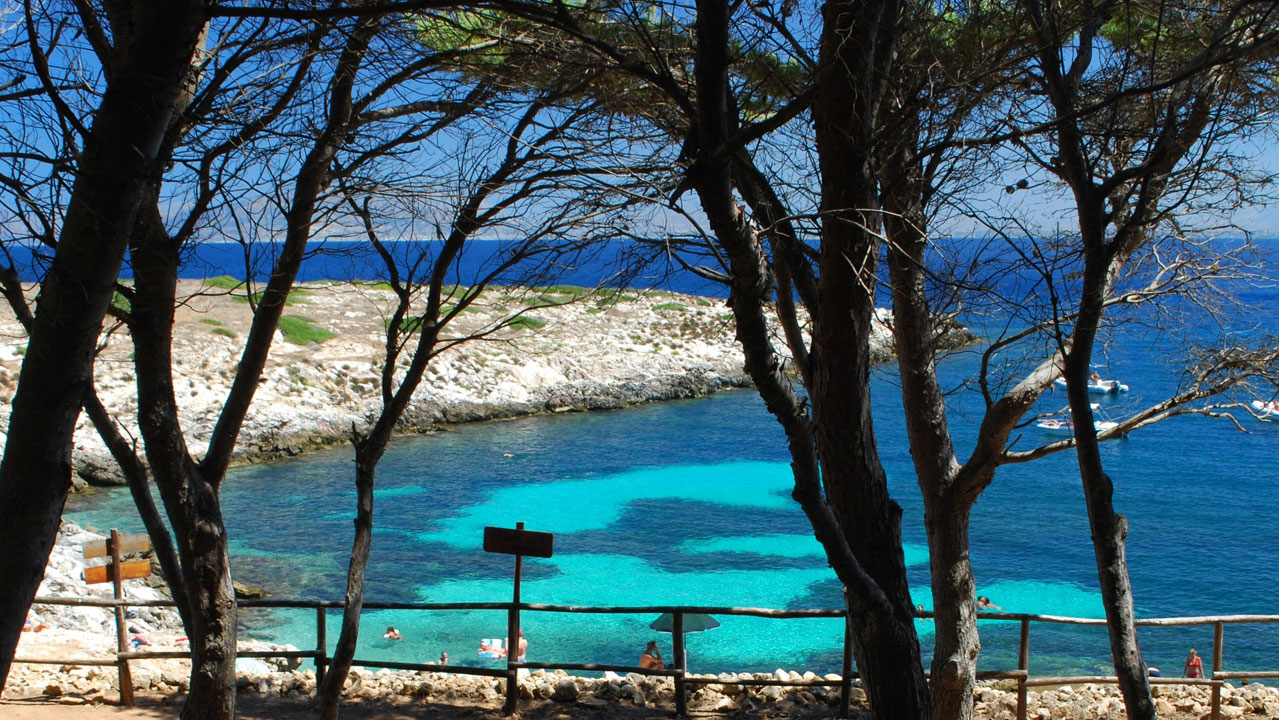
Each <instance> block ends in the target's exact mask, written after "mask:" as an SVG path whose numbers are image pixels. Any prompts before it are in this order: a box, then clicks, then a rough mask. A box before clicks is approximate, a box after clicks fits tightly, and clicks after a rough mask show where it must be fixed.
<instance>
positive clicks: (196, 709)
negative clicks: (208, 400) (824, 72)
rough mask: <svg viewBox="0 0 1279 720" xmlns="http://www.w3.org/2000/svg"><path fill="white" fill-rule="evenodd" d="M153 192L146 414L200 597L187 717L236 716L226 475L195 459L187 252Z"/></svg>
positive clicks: (145, 302) (141, 233)
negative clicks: (177, 384)
mask: <svg viewBox="0 0 1279 720" xmlns="http://www.w3.org/2000/svg"><path fill="white" fill-rule="evenodd" d="M152 200H153V202H151V203H150V204H149V205H148V207H147V208H146V209H145V210H144V212H143V215H142V216H141V217H140V218H139V221H138V223H137V225H136V226H135V231H134V240H133V250H132V257H133V265H134V289H135V295H134V303H133V314H132V315H133V321H132V324H131V329H132V333H133V343H134V348H135V350H134V366H135V368H136V370H137V376H138V423H139V429H140V430H141V431H142V437H143V440H144V442H145V447H146V453H147V459H148V461H149V463H150V465H151V471H152V473H154V475H155V481H156V486H157V487H158V488H159V490H160V497H161V499H162V500H163V502H164V506H165V511H166V513H167V515H168V517H169V523H170V524H171V525H172V527H173V531H174V536H175V539H176V541H177V546H178V558H179V560H180V562H181V565H182V578H183V584H184V587H185V589H186V594H187V597H188V598H189V602H190V604H191V628H190V630H191V633H190V635H188V638H189V642H190V648H191V691H190V694H189V695H188V696H187V702H186V704H185V705H184V707H183V711H182V717H183V718H186V719H189V720H206V719H207V720H229V719H230V718H231V717H233V716H234V712H235V651H236V630H237V627H236V606H235V591H234V589H233V588H232V586H231V572H230V565H229V563H228V560H227V540H226V527H225V525H224V524H223V521H222V510H221V505H220V503H219V500H218V483H217V480H220V478H209V477H208V476H206V474H205V473H204V472H202V471H201V468H200V467H199V466H197V465H196V463H195V462H194V461H193V460H192V458H191V456H190V453H189V450H188V448H187V444H186V439H185V437H184V435H183V432H182V426H181V423H180V422H179V421H178V406H177V401H176V397H177V396H176V393H175V391H174V386H173V374H172V368H173V356H172V348H173V345H172V339H173V338H172V329H173V320H174V309H175V307H176V303H177V278H178V275H177V269H178V260H179V258H178V250H177V248H176V247H175V246H174V244H173V243H172V242H171V239H170V238H169V236H168V233H167V232H166V230H165V227H164V224H163V221H162V219H161V217H160V214H159V210H158V208H157V206H156V204H155V203H154V198H152Z"/></svg>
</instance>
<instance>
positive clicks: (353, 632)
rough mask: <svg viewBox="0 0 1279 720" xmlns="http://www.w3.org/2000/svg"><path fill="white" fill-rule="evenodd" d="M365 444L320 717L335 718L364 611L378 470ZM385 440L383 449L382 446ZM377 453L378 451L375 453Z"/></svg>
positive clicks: (358, 456)
mask: <svg viewBox="0 0 1279 720" xmlns="http://www.w3.org/2000/svg"><path fill="white" fill-rule="evenodd" d="M366 447H367V446H366V445H365V443H363V442H361V443H359V444H358V445H357V446H356V451H355V540H354V541H353V543H352V545H351V560H350V563H349V565H348V566H347V571H346V597H345V599H344V602H343V606H342V630H341V632H340V633H339V635H338V642H337V647H336V648H335V649H334V650H333V659H332V660H330V664H329V670H328V673H327V674H326V675H325V676H324V684H323V685H321V686H320V689H319V692H318V698H317V702H318V704H319V708H320V717H321V718H322V720H336V718H337V716H338V708H339V707H340V703H341V699H342V686H343V685H344V684H345V683H346V676H347V673H349V672H350V671H351V662H352V661H353V660H354V659H355V648H356V645H357V644H358V642H359V639H360V613H361V612H363V610H364V577H365V571H366V570H367V568H368V564H369V552H370V550H371V549H372V547H373V481H374V479H375V474H376V472H377V458H376V457H373V458H370V457H368V455H370V453H369V451H368V449H366ZM385 447H386V444H385V442H384V443H382V448H381V449H385ZM376 455H377V456H380V455H381V452H378V453H376Z"/></svg>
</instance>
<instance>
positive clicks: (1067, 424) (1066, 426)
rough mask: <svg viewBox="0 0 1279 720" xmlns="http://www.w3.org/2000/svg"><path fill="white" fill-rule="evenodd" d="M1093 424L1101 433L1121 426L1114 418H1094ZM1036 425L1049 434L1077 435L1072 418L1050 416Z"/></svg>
mask: <svg viewBox="0 0 1279 720" xmlns="http://www.w3.org/2000/svg"><path fill="white" fill-rule="evenodd" d="M1092 426H1093V427H1094V428H1095V429H1096V430H1097V432H1098V433H1099V434H1100V433H1101V432H1102V431H1103V430H1109V429H1111V428H1113V427H1119V423H1117V422H1115V421H1113V420H1093V423H1092ZM1035 427H1037V428H1039V429H1040V430H1043V431H1044V432H1046V433H1048V434H1049V435H1060V436H1061V437H1074V435H1075V423H1074V422H1073V421H1071V420H1060V419H1057V418H1048V419H1046V420H1040V421H1039V422H1037V423H1035Z"/></svg>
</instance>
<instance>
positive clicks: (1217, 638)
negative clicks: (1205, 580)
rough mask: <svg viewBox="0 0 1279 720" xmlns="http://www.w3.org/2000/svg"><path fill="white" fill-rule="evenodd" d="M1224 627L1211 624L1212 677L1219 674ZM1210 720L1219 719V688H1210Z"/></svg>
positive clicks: (1217, 686)
mask: <svg viewBox="0 0 1279 720" xmlns="http://www.w3.org/2000/svg"><path fill="white" fill-rule="evenodd" d="M1225 634H1226V625H1225V623H1223V622H1221V621H1220V620H1218V621H1217V622H1215V623H1213V624H1212V676H1213V677H1214V678H1215V677H1217V673H1219V672H1221V651H1222V649H1223V646H1224V645H1225ZM1211 716H1212V720H1220V718H1221V686H1220V685H1213V686H1212V713H1211Z"/></svg>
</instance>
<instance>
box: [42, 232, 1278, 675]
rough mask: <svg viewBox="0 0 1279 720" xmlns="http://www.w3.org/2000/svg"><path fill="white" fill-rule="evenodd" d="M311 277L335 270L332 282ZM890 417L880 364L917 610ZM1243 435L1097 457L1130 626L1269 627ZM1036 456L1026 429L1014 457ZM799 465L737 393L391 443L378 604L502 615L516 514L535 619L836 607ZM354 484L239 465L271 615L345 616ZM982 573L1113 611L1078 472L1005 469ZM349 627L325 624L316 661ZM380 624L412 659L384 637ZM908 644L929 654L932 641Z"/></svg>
mask: <svg viewBox="0 0 1279 720" xmlns="http://www.w3.org/2000/svg"><path fill="white" fill-rule="evenodd" d="M227 251H228V252H230V253H232V254H234V253H236V252H238V248H236V247H235V246H228V248H227ZM210 262H212V263H216V262H220V261H217V260H211V261H210ZM223 267H224V268H225V267H227V264H226V263H225V262H224V264H223ZM307 273H308V274H307V275H306V277H309V278H316V277H332V276H340V277H343V278H345V277H349V275H347V274H345V273H343V272H339V271H337V270H335V269H334V268H329V269H327V270H326V269H325V268H324V267H323V266H320V267H318V268H312V269H310V270H308V271H307ZM202 274H207V275H212V274H220V273H218V272H207V273H202ZM231 274H236V273H234V272H232V273H231ZM240 276H241V277H242V275H240ZM572 281H573V280H571V279H570V280H569V282H572ZM576 281H577V282H578V283H583V281H582V279H581V278H578V279H577V280H576ZM650 282H651V283H658V284H660V283H659V282H658V281H657V280H656V279H655V278H650ZM681 283H683V284H681ZM673 287H675V288H676V289H686V290H701V291H703V292H707V291H708V288H707V286H705V285H704V284H702V283H701V282H700V281H695V280H688V279H684V280H680V279H678V278H676V279H675V281H674V285H673ZM1244 294H1245V299H1246V300H1247V301H1248V302H1250V303H1251V304H1252V305H1253V307H1254V308H1256V314H1255V315H1249V316H1248V317H1246V318H1241V321H1245V320H1246V321H1247V323H1249V324H1252V323H1253V322H1256V323H1259V324H1261V325H1262V326H1264V327H1265V328H1267V329H1268V330H1269V331H1270V332H1274V331H1275V330H1276V329H1279V311H1277V310H1276V308H1279V291H1277V290H1276V289H1275V287H1274V286H1273V285H1264V284H1263V285H1262V286H1260V287H1254V288H1250V289H1249V290H1248V291H1247V292H1246V293H1244ZM979 329H981V328H980V327H979ZM1174 335H1176V336H1178V337H1177V338H1174V339H1168V338H1161V337H1160V336H1159V335H1157V334H1154V333H1150V332H1148V331H1147V330H1145V329H1144V328H1141V327H1138V326H1134V327H1131V328H1128V329H1125V330H1123V331H1121V332H1120V333H1119V334H1117V335H1115V336H1114V337H1113V338H1112V341H1111V343H1110V345H1109V347H1108V349H1107V352H1106V353H1105V356H1104V358H1102V360H1103V361H1104V371H1103V372H1104V374H1106V375H1108V376H1114V377H1118V378H1122V379H1123V381H1124V382H1126V383H1128V384H1129V385H1130V386H1131V387H1132V391H1131V392H1130V393H1128V394H1127V395H1124V396H1118V397H1117V398H1107V399H1102V400H1101V402H1102V404H1103V410H1104V411H1105V412H1108V413H1110V414H1112V415H1116V416H1119V415H1122V414H1123V413H1125V412H1127V411H1131V410H1132V409H1134V408H1137V407H1139V406H1140V405H1142V404H1143V403H1145V402H1151V401H1154V400H1157V399H1159V398H1162V397H1165V396H1166V395H1167V394H1168V393H1170V392H1171V391H1172V390H1173V389H1174V388H1175V387H1176V386H1177V382H1178V379H1179V375H1178V372H1177V370H1176V366H1175V364H1174V363H1172V362H1170V360H1171V358H1172V356H1174V355H1175V354H1176V353H1177V351H1178V350H1179V349H1180V348H1179V342H1180V338H1181V337H1183V336H1184V333H1174ZM977 362H978V355H977V353H976V352H975V351H973V352H965V353H960V354H958V355H956V356H955V357H952V358H950V359H948V360H947V361H945V363H944V364H943V366H942V370H943V373H944V375H945V377H946V380H947V382H948V383H949V384H950V385H951V386H954V387H956V388H958V387H960V386H961V383H962V381H963V380H965V379H967V378H971V377H973V376H974V374H975V371H976V368H977ZM898 398H899V396H898V392H897V388H896V387H895V385H894V384H893V377H892V373H891V368H884V369H883V370H882V371H881V372H880V374H879V376H878V377H877V378H876V380H875V387H874V399H875V402H876V408H875V413H876V414H875V423H876V429H877V431H878V437H879V442H880V452H881V454H882V456H883V460H884V462H885V464H886V466H887V468H888V472H889V475H890V480H891V484H892V490H893V494H894V496H895V497H896V499H897V500H898V502H900V503H901V504H902V506H903V507H904V509H905V518H904V534H905V540H906V545H907V546H906V557H907V562H908V563H909V564H910V566H911V581H912V587H913V589H914V593H915V595H916V599H917V602H919V603H920V604H923V605H924V606H926V607H931V604H932V601H931V597H930V594H929V587H928V585H929V578H928V572H927V565H926V563H927V552H926V549H925V535H924V529H923V523H922V509H921V503H920V500H919V492H918V489H917V487H916V486H915V484H914V479H913V475H912V469H911V465H910V456H909V451H908V448H907V444H906V435H905V432H904V427H903V421H902V414H901V410H900V407H898V405H899V399H898ZM951 402H952V405H951V420H952V423H953V428H954V431H955V433H956V435H957V436H958V442H959V449H960V455H961V457H963V456H966V454H967V452H968V448H967V445H968V444H969V443H971V440H972V437H973V435H974V432H975V423H976V422H977V420H978V418H979V415H978V413H979V412H980V410H981V401H980V397H979V396H978V395H977V394H976V393H974V392H972V391H968V390H959V391H957V392H956V393H955V394H954V395H953V396H952V398H951ZM1064 404H1065V399H1064V397H1062V396H1061V395H1060V394H1059V395H1058V396H1056V397H1054V396H1051V395H1050V396H1048V397H1046V398H1045V399H1044V401H1043V403H1042V408H1043V409H1045V410H1050V409H1055V408H1057V407H1060V406H1062V405H1064ZM1239 419H1240V424H1241V425H1242V430H1241V429H1240V428H1238V427H1236V426H1235V425H1234V424H1232V423H1231V422H1230V421H1228V420H1224V419H1209V418H1203V417H1186V418H1175V419H1172V420H1169V421H1167V422H1165V423H1162V424H1160V425H1158V426H1156V427H1153V428H1150V429H1146V430H1142V431H1139V432H1137V433H1134V434H1132V436H1131V437H1129V438H1128V439H1125V440H1117V441H1113V442H1108V443H1106V444H1105V445H1104V446H1103V447H1104V451H1103V454H1104V460H1105V462H1106V465H1107V469H1108V470H1109V472H1110V473H1111V475H1112V477H1113V478H1114V481H1115V486H1116V493H1115V505H1116V506H1117V508H1118V509H1119V510H1120V511H1121V512H1123V513H1124V514H1126V515H1127V516H1128V518H1129V521H1130V523H1131V532H1130V535H1129V540H1128V556H1129V560H1130V563H1131V568H1130V569H1131V574H1132V581H1133V587H1134V593H1135V596H1136V603H1137V607H1138V612H1139V615H1140V616H1142V617H1165V616H1184V615H1208V614H1235V613H1265V614H1272V613H1273V614H1279V600H1277V597H1276V588H1279V557H1276V551H1277V550H1279V522H1276V520H1275V517H1274V510H1275V508H1276V507H1279V423H1262V422H1258V421H1256V420H1254V419H1252V418H1250V417H1246V416H1242V415H1241V416H1240V418H1239ZM1044 439H1045V438H1044V437H1042V436H1040V435H1039V434H1038V433H1037V431H1036V430H1035V429H1034V428H1028V429H1027V430H1025V431H1024V433H1023V436H1022V437H1021V439H1020V440H1019V441H1018V446H1021V447H1028V446H1030V445H1032V444H1035V443H1038V442H1040V441H1043V440H1044ZM787 460H788V458H787V454H786V447H785V443H784V441H783V437H782V434H781V432H780V429H779V427H778V426H777V425H776V423H775V422H774V421H773V420H772V418H771V417H770V416H769V415H768V414H767V412H766V411H765V410H764V407H763V405H762V403H761V402H760V401H759V399H758V398H757V396H756V395H755V394H754V392H753V391H749V390H745V391H734V392H727V393H722V394H720V395H717V396H714V397H711V398H706V399H702V400H692V401H680V402H670V403H663V404H658V405H651V406H647V407H639V408H634V409H628V410H621V411H615V412H598V413H590V414H580V415H547V416H540V417H533V418H526V419H519V420H511V421H504V422H492V423H480V424H475V425H468V426H463V427H458V428H455V429H453V430H450V431H448V432H441V433H438V434H434V435H430V436H424V437H408V438H400V439H398V440H397V441H396V442H395V443H394V445H393V447H392V449H391V451H390V452H389V453H388V454H387V456H386V458H385V459H384V460H383V462H382V465H381V467H380V470H379V473H378V490H377V495H376V497H377V500H376V528H377V529H376V531H375V541H374V546H373V560H372V564H371V567H370V569H369V583H370V591H369V596H368V597H369V599H370V600H381V601H428V602H454V601H503V600H507V599H509V597H510V592H511V585H510V574H511V566H512V562H511V559H510V558H509V557H507V556H495V555H487V554H485V553H484V552H482V551H481V549H480V541H481V530H482V528H483V526H485V525H501V526H513V525H514V523H515V522H516V521H524V522H526V523H527V526H528V528H529V529H532V530H543V531H549V532H553V533H554V534H555V556H554V557H553V558H551V559H548V560H538V559H530V560H528V561H526V563H525V573H526V583H525V586H524V600H525V601H527V602H538V603H564V604H575V605H656V604H704V605H735V606H757V607H775V608H801V607H828V608H834V607H838V606H839V605H840V594H839V586H838V583H837V582H836V581H835V579H834V576H833V574H832V572H831V571H830V569H829V568H828V567H827V565H826V562H825V560H824V559H823V556H822V553H821V550H820V548H819V546H818V545H817V543H816V542H815V541H814V540H813V539H812V538H811V536H810V533H809V527H808V524H807V521H806V520H805V518H804V516H803V514H802V513H801V512H800V510H799V508H798V507H797V506H796V504H795V503H794V502H793V501H791V500H790V498H789V486H790V480H789V468H788V466H787ZM352 478H353V473H352V462H351V453H350V451H349V450H348V449H345V448H339V449H333V450H329V451H324V452H318V453H315V454H313V455H309V456H307V457H303V458H297V459H293V460H288V461H284V462H279V463H273V464H270V465H260V466H253V467H245V468H239V469H237V470H235V471H234V472H233V473H232V475H231V477H230V478H229V479H228V481H227V483H226V485H225V488H224V491H223V494H222V501H223V504H224V508H225V516H226V519H227V525H228V527H229V532H230V536H231V538H232V550H233V563H234V572H235V575H236V577H237V578H238V579H241V580H244V581H246V582H249V583H253V584H260V585H263V586H265V587H266V588H267V589H269V590H270V591H271V592H273V593H274V594H275V595H276V596H278V597H298V598H319V599H329V600H337V599H340V598H341V596H342V593H343V588H344V585H343V578H344V573H345V568H346V555H347V553H348V552H349V549H350V541H351V519H352V518H353V517H354V509H353V507H354V490H353V487H352V482H353V481H352ZM67 516H68V517H69V518H71V519H74V520H76V521H78V522H81V523H86V524H89V525H93V526H96V527H99V528H109V527H113V526H114V527H119V528H121V529H124V530H129V531H138V530H140V529H141V526H140V523H139V522H138V521H137V520H136V517H135V516H134V514H133V512H132V509H131V505H130V503H129V499H128V494H127V493H126V492H102V493H96V494H94V495H91V496H88V497H77V498H74V499H73V500H72V501H71V502H70V503H69V505H68V510H67ZM972 558H973V564H974V567H975V569H976V573H977V578H978V592H979V593H980V594H982V595H988V596H990V597H991V598H992V599H993V600H994V601H995V602H996V603H997V604H999V605H1000V606H1002V607H1003V608H1004V609H1005V610H1008V611H1012V612H1032V613H1045V614H1054V615H1073V616H1081V617H1100V616H1101V614H1102V611H1101V607H1100V600H1099V595H1098V591H1097V580H1096V568H1095V565H1094V561H1093V555H1092V546H1091V544H1090V541H1089V531H1088V523H1087V519H1086V517H1085V514H1084V504H1083V497H1082V493H1081V491H1080V485H1079V480H1078V476H1077V470H1076V467H1075V461H1074V457H1073V454H1060V455H1057V456H1054V457H1050V458H1047V459H1044V460H1040V461H1037V462H1033V463H1029V464H1024V465H1018V466H1010V467H1005V468H1003V469H1002V470H1000V472H999V474H998V476H997V478H996V480H995V482H994V484H993V485H992V486H991V487H990V488H989V489H988V490H987V491H986V492H985V493H984V494H983V496H982V497H981V499H980V501H979V502H978V504H977V507H976V510H975V512H974V513H973V517H972ZM337 620H338V618H337V616H336V615H332V616H331V617H330V622H331V625H332V626H331V628H330V631H329V639H330V643H331V642H332V641H333V640H334V639H335V638H336V635H337V625H336V623H337ZM650 620H652V618H650V617H646V616H634V617H627V616H607V615H598V616H597V615H588V616H582V615H575V616H559V615H554V614H546V613H526V614H525V616H524V618H523V624H524V627H525V628H526V629H525V632H526V635H527V637H528V638H529V640H530V659H535V660H539V661H553V660H554V661H564V662H605V663H633V662H635V661H636V659H637V658H638V656H639V653H640V651H641V650H642V648H643V646H644V642H645V641H646V640H648V639H650V637H656V638H657V639H658V640H659V642H660V644H661V646H662V647H663V649H664V650H665V651H667V652H669V637H668V636H665V635H662V636H655V634H654V633H653V632H652V631H650V630H649V629H648V627H647V624H648V622H649V621H650ZM721 620H722V621H723V626H722V627H720V628H718V629H716V630H713V631H710V632H705V633H699V634H696V635H690V636H689V658H690V665H691V669H692V670H694V671H698V672H702V671H722V670H772V669H773V668H776V667H790V668H809V669H813V670H816V671H819V672H830V671H838V668H839V647H838V640H839V638H840V636H841V631H840V626H839V622H838V621H827V620H792V621H776V620H767V619H754V618H727V617H726V618H721ZM244 621H245V623H246V628H245V632H246V633H248V634H250V635H254V636H258V637H263V638H268V639H272V640H276V641H284V642H291V643H294V644H296V645H299V646H301V647H313V646H314V642H315V632H314V614H313V613H311V612H309V611H296V612H293V611H280V612H276V613H273V614H270V615H267V614H264V613H262V612H256V611H255V612H252V613H246V617H245V620H244ZM388 625H394V626H396V627H398V628H399V629H400V630H401V631H402V633H403V636H404V640H401V641H398V642H392V641H388V640H383V639H382V638H381V630H382V629H383V628H385V627H386V626H388ZM919 628H920V632H921V636H922V638H923V642H924V643H925V645H926V646H927V645H928V644H929V643H930V638H931V627H930V626H929V625H928V623H927V622H921V623H920V626H919ZM504 634H505V617H504V614H502V613H495V612H471V613H459V612H448V613H443V612H442V613H436V614H428V613H414V612H408V611H387V612H369V613H367V614H366V616H365V618H364V631H363V632H362V639H361V644H362V646H363V647H362V648H361V650H360V652H359V656H360V657H364V658H369V657H379V658H382V659H390V660H416V661H429V660H431V659H433V658H435V657H437V656H438V655H439V653H440V651H448V653H449V656H450V658H452V659H453V661H454V662H459V661H461V662H467V663H482V662H484V661H481V660H478V659H476V658H475V653H474V649H475V647H476V646H477V645H478V643H479V639H480V638H482V637H491V636H498V637H500V636H502V635H504ZM982 640H983V654H982V660H981V665H982V667H983V668H984V669H996V668H1008V667H1014V666H1015V663H1016V642H1017V627H1016V625H1015V624H1012V623H1009V624H1001V623H998V622H984V623H983V624H982ZM1141 642H1142V646H1143V649H1144V652H1145V654H1146V658H1147V661H1148V662H1150V663H1151V664H1152V665H1157V666H1161V667H1163V668H1165V669H1166V670H1167V669H1177V668H1178V667H1179V663H1180V662H1181V660H1182V658H1184V656H1185V651H1186V649H1187V648H1189V647H1197V648H1199V649H1200V650H1201V653H1203V654H1205V655H1210V653H1211V647H1212V630H1211V628H1210V627H1206V628H1195V629H1147V630H1144V631H1143V632H1142V635H1141ZM1031 645H1032V658H1033V660H1032V667H1031V671H1032V673H1035V674H1047V673H1055V672H1059V671H1072V672H1092V671H1100V670H1103V669H1105V668H1106V667H1107V665H1108V655H1109V650H1108V647H1107V644H1106V637H1105V633H1104V631H1103V630H1102V629H1099V628H1093V629H1078V628H1062V627H1056V626H1045V625H1036V626H1034V627H1033V629H1032V631H1031ZM925 649H926V651H927V648H925ZM1224 655H1225V656H1224V664H1225V667H1226V669H1237V670H1241V669H1258V668H1271V669H1275V668H1279V631H1274V630H1266V629H1265V628H1262V627H1257V626H1243V627H1234V626H1229V627H1227V630H1226V652H1225V654H1224Z"/></svg>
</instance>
